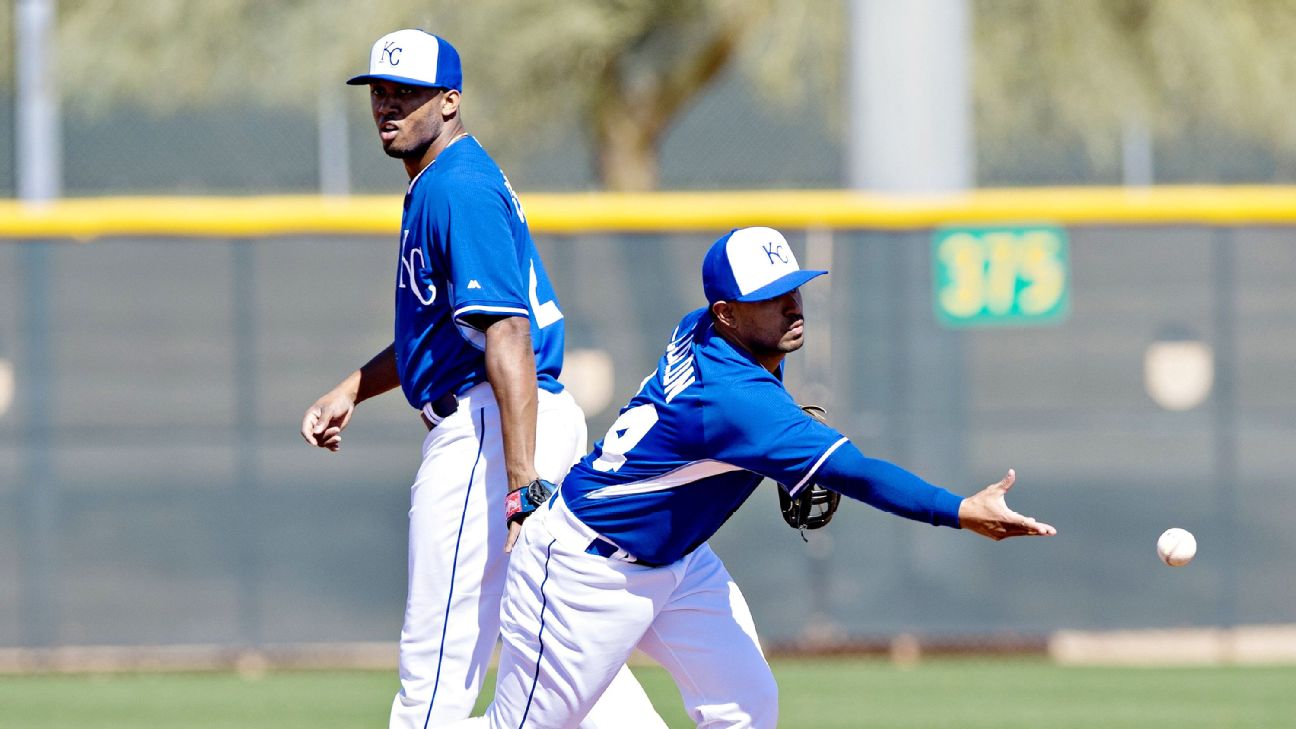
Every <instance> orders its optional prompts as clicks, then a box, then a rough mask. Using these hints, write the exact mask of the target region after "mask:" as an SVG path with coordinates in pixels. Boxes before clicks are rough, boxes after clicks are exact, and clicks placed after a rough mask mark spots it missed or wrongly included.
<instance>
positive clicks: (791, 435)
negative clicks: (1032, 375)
mask: <svg viewBox="0 0 1296 729" xmlns="http://www.w3.org/2000/svg"><path fill="white" fill-rule="evenodd" d="M823 273H826V272H825V271H802V270H800V269H799V268H798V266H797V262H796V258H795V257H794V256H793V255H792V251H791V250H790V249H789V248H788V245H787V242H786V241H785V240H784V239H783V236H782V235H780V234H779V233H778V232H777V231H775V230H772V229H770V228H746V229H742V230H736V231H733V232H731V233H730V234H728V235H726V236H724V237H723V238H721V239H720V240H718V241H717V242H716V243H715V244H714V245H713V246H712V247H711V249H710V250H709V252H708V253H707V255H706V258H705V260H704V262H703V264H702V276H703V288H704V290H705V293H706V298H707V301H708V302H710V306H709V307H707V308H704V309H699V310H697V311H693V312H691V313H689V314H688V315H686V316H685V317H684V318H683V320H681V321H680V323H679V326H677V327H676V328H675V331H674V333H673V334H672V335H671V337H670V340H669V341H668V342H667V343H666V347H665V353H664V354H663V355H662V357H661V359H660V360H659V361H658V363H657V370H656V371H655V372H653V373H652V374H651V375H650V376H649V377H648V378H647V379H645V380H644V381H643V384H642V385H641V386H640V389H639V392H638V393H637V394H636V395H635V396H634V398H633V399H631V400H630V404H629V405H627V406H626V407H625V409H624V410H622V411H621V415H620V417H619V418H617V420H616V422H615V423H614V424H613V425H612V427H611V429H610V430H608V432H607V435H606V436H605V437H604V438H603V440H602V441H601V442H599V443H598V444H597V445H596V446H595V449H594V452H593V453H591V454H589V455H588V456H586V457H585V458H584V459H583V460H582V461H581V462H580V463H579V464H577V465H576V466H575V467H574V468H573V469H572V471H571V473H570V474H568V476H567V478H566V479H565V480H564V481H563V482H562V484H561V486H560V487H559V489H558V492H557V493H556V494H555V495H554V496H553V497H552V498H551V499H550V500H549V501H548V502H546V503H545V504H544V505H543V506H541V507H540V508H539V509H538V510H537V512H536V516H535V518H533V519H531V520H530V521H529V522H528V524H527V525H526V528H525V529H523V530H522V535H521V538H520V539H519V541H518V546H517V547H516V548H515V549H514V551H513V556H512V560H511V562H510V564H509V567H508V580H507V589H506V592H505V597H504V603H503V608H502V619H503V636H504V650H503V653H502V655H501V657H500V667H499V679H498V684H497V687H496V693H495V700H494V702H493V703H492V705H491V707H490V708H489V709H488V711H487V715H486V717H485V718H484V719H481V718H479V719H471V720H467V721H466V722H463V723H461V724H459V725H456V726H460V727H463V728H464V729H466V728H467V727H481V726H484V725H485V726H489V727H491V729H504V728H505V727H507V728H508V729H565V728H567V727H573V726H575V722H576V720H577V719H578V717H580V716H581V715H582V713H583V712H584V711H585V710H586V709H587V708H588V707H589V706H590V705H591V704H592V703H593V702H594V700H595V699H596V698H598V696H599V694H600V693H601V692H602V691H603V690H604V688H605V687H607V686H608V684H609V682H610V681H611V679H612V677H613V676H614V675H615V674H616V670H617V668H618V667H619V666H621V664H622V663H624V662H625V660H626V658H627V657H629V656H630V654H631V652H632V651H633V650H634V649H635V648H639V649H642V650H643V651H644V652H645V653H647V654H648V655H650V656H652V657H653V658H654V659H656V660H657V661H658V662H660V663H661V664H662V666H664V667H665V668H666V669H667V670H668V671H669V672H670V673H671V675H672V676H673V677H674V679H675V682H676V684H677V685H678V686H679V690H680V693H681V695H682V697H683V699H684V705H685V708H686V709H687V711H688V713H689V715H690V716H691V717H692V719H693V721H695V722H697V725H698V726H699V727H707V728H708V729H718V728H719V727H758V728H761V729H766V728H768V729H773V728H774V727H775V726H776V724H777V722H778V695H777V687H776V686H775V684H774V677H773V675H772V674H771V672H770V669H769V666H768V664H767V663H766V662H765V659H764V657H763V655H762V653H761V648H760V645H759V643H758V642H757V638H756V630H755V627H754V626H753V624H752V617H751V612H750V611H749V610H748V608H747V604H746V602H745V601H744V599H743V596H742V593H741V592H739V590H738V587H737V586H736V585H735V584H734V582H733V580H732V578H730V576H729V574H728V572H726V570H725V568H724V565H722V564H721V563H720V560H719V558H717V557H716V555H715V553H714V552H712V551H711V548H710V547H709V546H708V545H707V543H706V540H707V539H708V538H709V537H710V536H711V535H712V534H714V533H715V531H716V530H717V529H718V528H719V527H720V525H721V524H723V523H724V522H725V520H726V519H728V518H729V516H730V515H731V514H733V513H734V511H735V510H736V509H737V508H738V507H739V506H740V505H741V504H742V503H743V501H744V500H746V499H747V497H748V496H750V495H751V494H752V492H753V491H754V490H755V489H756V486H757V485H758V484H759V483H760V482H761V480H762V479H763V478H769V479H772V480H774V481H776V482H778V483H780V484H783V485H784V486H785V488H786V489H788V491H789V492H790V493H791V495H793V496H797V495H799V494H800V493H801V492H803V491H804V490H805V489H807V488H808V487H809V485H810V484H811V483H812V482H814V483H817V484H819V485H820V486H822V487H824V488H826V489H829V490H831V491H835V492H838V493H840V494H844V495H846V496H849V497H851V498H855V499H859V500H861V501H864V502H866V503H869V504H871V505H873V506H875V507H877V508H880V509H883V510H886V511H889V512H891V513H894V514H898V515H900V516H903V517H906V518H909V519H914V520H917V521H923V522H927V523H929V524H933V525H938V526H948V527H954V528H959V527H962V528H964V529H968V530H971V531H974V532H976V533H979V534H983V535H985V536H988V537H990V538H992V539H1002V538H1004V537H1010V536H1018V535H1027V534H1035V535H1051V534H1055V533H1056V530H1055V529H1054V528H1053V527H1051V526H1049V525H1047V524H1043V523H1040V522H1038V521H1036V520H1034V519H1033V518H1030V517H1025V516H1021V515H1019V514H1017V513H1014V512H1013V511H1011V510H1010V509H1009V508H1008V507H1007V505H1006V504H1005V502H1004V493H1005V492H1006V491H1007V490H1008V489H1009V488H1010V487H1011V486H1012V483H1013V473H1012V471H1009V472H1008V476H1007V477H1006V478H1005V479H1004V480H1003V481H1000V482H999V483H997V484H994V485H992V486H990V487H988V488H986V489H985V490H983V491H981V492H980V493H978V494H976V495H975V496H972V497H971V498H967V499H964V498H961V497H959V496H956V495H954V494H952V493H950V492H949V491H946V490H945V489H942V488H938V487H936V486H933V485H931V484H928V483H927V482H925V481H923V480H922V479H920V478H919V477H917V476H915V475H913V474H911V473H909V472H907V471H905V470H903V469H901V468H899V467H897V466H894V465H892V464H890V463H886V462H884V461H879V460H874V459H870V458H866V457H865V456H864V455H863V454H861V453H860V451H859V450H858V449H856V447H855V446H854V445H852V444H851V442H850V440H849V439H847V438H846V436H844V435H842V434H841V433H839V432H837V431H836V430H834V429H833V428H832V427H830V426H828V425H826V424H825V423H823V422H821V421H819V420H817V419H816V418H814V417H812V416H811V415H810V414H807V413H806V412H804V411H803V410H802V408H801V407H799V406H798V405H797V404H796V402H794V401H793V399H792V397H791V396H790V395H789V394H788V392H787V390H785V389H784V387H783V382H782V377H781V375H782V371H783V368H782V366H783V358H784V357H785V356H786V355H787V354H788V353H790V352H793V351H795V350H797V349H799V348H800V347H801V344H802V337H803V329H802V327H803V319H802V312H801V295H800V292H799V290H798V288H799V287H800V286H801V285H802V284H804V283H806V282H807V281H809V280H810V279H812V278H814V277H816V276H819V275H821V274H823Z"/></svg>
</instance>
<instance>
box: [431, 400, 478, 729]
mask: <svg viewBox="0 0 1296 729" xmlns="http://www.w3.org/2000/svg"><path fill="white" fill-rule="evenodd" d="M485 443H486V409H485V408H480V409H478V410H477V457H476V458H474V459H473V467H472V471H471V472H469V474H468V488H467V489H465V493H464V504H463V511H462V512H461V513H460V514H459V534H458V536H456V537H455V551H454V561H453V562H451V563H450V590H449V592H448V593H447V594H446V608H445V613H444V615H445V616H446V617H445V620H443V621H442V622H441V647H440V648H438V649H437V670H436V678H434V679H433V680H432V697H431V698H429V699H428V710H427V716H426V717H424V719H423V729H427V726H428V722H429V721H431V720H432V707H433V706H436V695H437V688H438V687H439V686H440V685H441V664H442V663H443V662H444V661H445V641H446V634H447V630H448V629H449V627H450V603H451V601H453V600H454V585H455V573H456V572H457V571H458V570H459V544H460V543H461V542H462V541H463V530H464V523H465V522H466V521H467V519H468V499H469V497H471V496H472V487H473V481H474V480H475V479H476V478H477V464H479V463H481V454H482V446H483V445H484V444H485Z"/></svg>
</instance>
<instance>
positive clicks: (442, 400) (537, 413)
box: [301, 30, 665, 729]
mask: <svg viewBox="0 0 1296 729" xmlns="http://www.w3.org/2000/svg"><path fill="white" fill-rule="evenodd" d="M347 83H349V84H367V85H368V86H369V95H370V101H371V104H372V108H373V117H374V122H375V123H376V124H377V126H378V135H379V137H380V138H381V140H382V146H383V150H384V151H386V153H387V154H388V155H389V156H392V157H395V158H398V159H400V160H402V161H403V162H404V163H405V169H406V171H407V172H408V173H409V177H410V183H409V188H408V190H407V191H406V193H405V208H404V214H403V216H402V220H401V235H400V247H399V260H398V262H397V266H396V326H395V338H394V341H393V343H392V345H391V346H389V347H387V348H386V349H384V350H383V351H382V352H380V353H379V354H378V355H377V356H375V357H374V358H373V359H372V360H370V361H369V362H368V363H367V364H365V365H364V366H363V367H361V368H360V369H359V370H357V371H356V372H353V373H352V374H351V375H350V376H349V377H347V378H346V379H345V380H343V381H342V382H341V383H340V384H339V385H338V386H337V387H336V388H334V389H333V390H332V391H330V392H329V393H328V394H326V395H324V396H323V397H321V398H320V399H319V400H318V401H317V402H316V403H315V404H314V405H312V406H311V407H310V408H309V409H308V410H307V411H306V414H305V417H304V418H303V420H302V431H301V432H302V436H303V437H304V438H305V439H306V441H307V442H308V443H310V444H312V445H316V446H320V447H322V448H328V449H330V450H334V451H336V450H337V449H338V448H339V447H340V446H341V438H342V435H341V434H342V430H343V429H344V428H346V426H347V423H348V422H349V421H350V419H351V416H352V413H353V412H354V410H355V406H356V405H357V404H358V403H360V402H362V401H364V400H366V399H368V398H370V397H373V396H375V395H378V394H381V393H383V392H387V391H388V390H392V389H394V388H395V387H396V386H397V385H399V386H400V387H401V388H402V390H404V393H405V397H406V398H407V399H408V400H409V403H410V405H412V406H414V407H415V408H416V409H417V410H418V411H419V412H420V413H421V414H422V417H423V422H424V424H425V425H426V426H427V429H428V432H427V437H426V439H425V440H424V441H423V463H422V466H421V467H420V468H419V471H418V475H417V476H415V479H414V485H413V487H412V488H411V491H410V511H409V519H410V526H409V594H408V601H407V602H406V606H405V623H404V627H403V628H402V630H401V641H400V681H401V689H400V693H398V694H397V695H396V698H395V701H393V703H392V710H391V726H392V727H393V728H396V727H399V728H401V729H411V728H412V729H424V728H425V727H432V726H439V725H442V724H445V723H446V722H450V721H454V720H458V719H462V718H464V717H466V716H468V714H469V712H470V711H471V710H472V707H473V704H474V702H475V701H476V698H477V694H478V692H479V691H480V689H481V683H482V679H483V677H484V675H485V673H486V668H487V663H488V662H489V660H490V658H491V653H492V651H493V649H494V647H495V643H496V640H497V638H498V636H499V601H500V595H501V593H502V591H503V585H504V575H505V564H506V562H507V555H506V549H507V547H509V546H511V543H512V539H513V537H514V535H515V533H516V530H517V529H520V524H521V518H522V517H524V516H526V515H527V514H528V513H530V509H527V508H523V503H522V500H521V493H523V492H524V491H526V489H527V487H528V486H530V487H531V488H532V489H533V490H537V489H538V491H536V497H535V500H536V501H537V502H538V501H540V500H542V499H543V498H544V495H543V493H542V492H543V491H544V490H545V489H546V487H547V483H546V482H557V481H559V480H561V479H562V477H563V476H564V475H566V473H567V470H568V469H569V468H570V467H571V465H572V463H574V462H575V461H576V460H577V459H578V458H580V456H581V455H582V454H583V453H584V451H585V438H586V430H585V418H584V415H583V413H582V412H581V411H580V408H579V407H577V405H576V403H575V401H574V400H573V399H572V397H571V396H570V395H569V394H568V393H566V392H564V391H563V387H562V385H560V384H559V383H558V374H559V371H560V370H561V368H562V355H563V315H562V311H561V310H560V309H559V308H558V302H557V299H556V298H555V296H554V291H553V288H552V286H551V285H550V283H549V277H548V276H547V275H546V274H545V268H544V264H543V263H542V262H541V260H540V256H539V255H538V254H537V253H536V249H535V245H534V243H533V242H532V240H531V235H530V233H529V231H528V230H527V224H526V216H525V215H524V214H523V211H522V207H521V205H520V204H519V203H518V199H517V196H516V195H514V193H513V190H512V188H511V187H510V186H509V183H508V180H507V179H505V177H504V175H503V173H502V172H500V169H499V167H498V166H496V164H495V162H494V161H492V160H491V158H490V157H489V156H488V155H487V154H486V151H485V150H484V149H482V146H481V145H480V144H478V142H477V140H476V139H474V138H473V137H471V136H469V135H468V133H467V132H466V131H464V127H463V124H462V123H461V121H460V118H459V102H460V94H461V92H462V89H463V78H462V72H461V69H460V62H459V55H458V53H457V52H456V51H455V49H454V48H453V47H452V46H451V45H450V44H449V43H447V42H446V41H445V40H443V39H441V38H438V37H436V36H433V35H430V34H428V33H425V32H423V31H421V30H399V31H396V32H394V33H390V34H388V35H386V36H383V37H382V38H380V39H379V40H378V42H377V43H375V44H374V46H373V50H372V52H371V55H370V61H369V73H367V74H364V75H361V76H356V77H355V78H352V79H351V80H349V81H348V82H347ZM537 421H538V423H539V427H538V428H537ZM537 434H538V442H537ZM542 479H543V480H542ZM506 497H507V498H506ZM526 503H527V504H530V503H531V502H530V501H527V502H526ZM613 673H618V672H617V671H615V670H614V671H613ZM619 676H620V678H618V679H617V680H616V682H615V683H614V685H613V688H612V689H610V690H609V691H608V693H607V694H606V695H605V697H604V700H603V703H602V704H601V705H600V707H601V708H600V709H598V710H596V711H595V712H593V713H591V715H590V717H589V719H588V720H587V721H586V723H584V724H582V726H585V727H590V728H595V727H598V728H600V729H612V728H613V727H618V728H619V727H627V726H629V727H650V728H652V729H664V727H665V724H664V723H663V722H662V721H661V719H660V718H659V717H658V716H657V715H656V713H655V712H654V711H653V709H652V706H651V704H650V703H649V702H648V699H647V696H646V695H645V694H644V693H643V690H642V689H641V688H640V687H639V685H638V683H636V682H635V680H634V677H633V676H631V675H630V673H629V671H626V670H625V669H624V668H622V669H621V670H620V673H619ZM603 707H606V708H603ZM600 712H602V714H603V716H604V718H603V719H599V718H598V717H599V715H600ZM608 715H611V716H612V717H614V718H612V719H609V718H607V717H608ZM582 716H584V711H582Z"/></svg>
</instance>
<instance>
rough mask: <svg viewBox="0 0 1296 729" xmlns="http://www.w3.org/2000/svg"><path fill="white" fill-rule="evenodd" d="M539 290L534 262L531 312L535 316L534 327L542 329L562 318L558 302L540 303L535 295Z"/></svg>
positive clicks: (533, 262) (532, 266)
mask: <svg viewBox="0 0 1296 729" xmlns="http://www.w3.org/2000/svg"><path fill="white" fill-rule="evenodd" d="M539 288H540V279H538V278H536V272H535V261H532V262H531V286H530V289H531V312H532V313H533V314H535V320H536V326H537V327H539V328H541V329H544V328H545V327H547V326H549V325H550V324H553V323H554V322H556V321H558V320H559V319H562V318H563V313H562V312H561V311H559V310H558V302H557V301H553V300H549V301H546V302H544V303H543V304H542V303H540V297H539V296H537V295H536V291H537V289H539Z"/></svg>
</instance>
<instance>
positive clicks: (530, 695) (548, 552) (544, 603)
mask: <svg viewBox="0 0 1296 729" xmlns="http://www.w3.org/2000/svg"><path fill="white" fill-rule="evenodd" d="M557 541H558V540H557V539H551V540H549V545H548V546H546V547H545V564H544V571H545V572H544V579H542V580H540V631H539V632H537V633H536V642H537V643H538V644H539V645H540V650H539V652H538V653H537V654H536V667H535V673H534V674H532V676H531V690H530V691H529V692H527V702H526V708H525V709H523V710H522V721H520V722H518V729H522V726H523V725H524V724H526V720H527V714H530V713H531V700H532V699H534V698H535V690H536V686H538V685H539V684H540V661H542V660H544V629H545V608H547V607H549V596H548V595H546V594H545V591H544V588H545V584H546V583H548V582H549V560H550V558H552V557H553V545H554V542H557ZM424 729H426V727H425V728H424Z"/></svg>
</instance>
